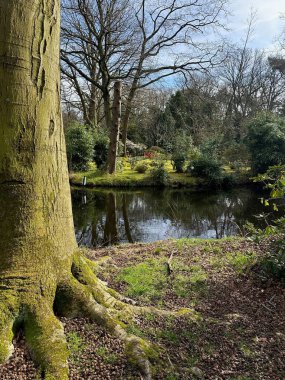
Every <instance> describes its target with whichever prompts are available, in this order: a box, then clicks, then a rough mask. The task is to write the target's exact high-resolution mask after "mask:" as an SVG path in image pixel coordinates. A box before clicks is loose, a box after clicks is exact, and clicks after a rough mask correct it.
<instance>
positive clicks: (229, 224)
mask: <svg viewBox="0 0 285 380" xmlns="http://www.w3.org/2000/svg"><path fill="white" fill-rule="evenodd" d="M261 196H264V194H262V193H260V192H257V191H256V190H254V189H251V188H238V189H235V190H231V191H227V192H224V191H223V192H195V193H193V192H191V191H189V190H187V189H177V190H176V189H165V190H162V189H140V190H114V189H108V190H102V189H101V190H97V189H96V190H95V189H73V190H72V202H73V214H74V224H75V231H76V237H77V240H78V242H79V244H80V245H83V246H88V247H100V246H107V245H113V244H117V243H126V242H130V243H133V242H152V241H157V240H165V239H169V238H190V237H195V238H198V237H199V238H222V237H226V236H232V235H237V234H239V233H240V232H241V231H243V230H244V225H245V223H246V222H247V221H248V222H251V223H253V224H254V225H255V226H258V227H264V226H265V223H266V222H265V220H264V218H261V217H258V216H260V215H262V213H266V215H267V218H268V220H269V221H270V220H272V219H274V218H276V216H281V215H282V214H284V212H283V211H284V206H283V205H282V207H281V208H280V209H279V213H278V215H277V213H276V212H275V213H274V212H273V211H272V209H270V208H269V207H264V206H263V205H262V204H261V202H260V199H259V198H260V197H261Z"/></svg>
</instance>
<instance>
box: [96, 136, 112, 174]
mask: <svg viewBox="0 0 285 380" xmlns="http://www.w3.org/2000/svg"><path fill="white" fill-rule="evenodd" d="M108 149H109V139H108V137H106V136H104V135H98V136H96V137H95V143H94V154H93V161H94V162H95V163H96V166H97V168H98V169H101V168H103V167H104V166H105V165H106V162H107V158H108Z"/></svg>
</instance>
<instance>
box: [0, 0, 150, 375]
mask: <svg viewBox="0 0 285 380" xmlns="http://www.w3.org/2000/svg"><path fill="white" fill-rule="evenodd" d="M59 20H60V0H9V1H7V0H0V32H1V35H2V36H4V37H5V39H4V38H2V41H0V83H1V87H0V364H1V363H3V362H5V360H7V359H8V358H9V356H10V355H11V353H12V351H13V345H12V340H13V335H14V331H15V330H14V327H17V326H19V325H21V326H23V328H24V332H25V337H26V340H27V343H28V346H29V349H30V352H31V353H32V355H33V359H34V361H35V362H36V364H37V365H38V369H39V378H41V379H46V380H68V362H67V359H68V349H67V345H66V340H65V336H64V331H63V326H62V324H61V323H60V322H59V320H58V319H57V318H56V317H55V315H54V312H53V309H55V310H56V311H57V313H59V314H62V315H68V314H69V315H72V316H81V315H84V316H87V317H89V318H91V319H93V320H94V321H96V322H97V323H100V324H101V325H103V326H104V327H105V328H107V329H108V330H109V331H110V332H112V333H113V334H115V335H116V336H118V337H119V338H120V339H121V340H122V341H123V342H124V343H125V345H126V352H127V353H128V354H129V356H130V359H131V361H132V362H133V363H135V364H136V365H137V366H138V367H139V368H140V370H141V373H142V374H143V376H144V378H145V379H150V378H151V376H150V363H149V360H148V355H149V354H148V353H149V350H150V345H149V344H148V343H147V342H145V341H143V340H142V339H140V338H138V337H135V336H133V335H131V334H128V333H127V332H126V330H125V329H124V328H123V327H122V326H123V323H121V321H122V320H124V321H125V320H126V319H128V318H129V319H132V316H134V315H135V314H139V313H146V312H155V310H153V309H151V311H150V309H147V308H139V307H136V308H135V307H134V306H131V305H130V304H127V303H126V302H124V301H125V299H124V297H122V296H121V295H120V294H118V293H117V292H116V291H114V290H113V289H109V288H108V287H107V285H106V284H105V283H103V282H102V281H99V280H98V279H97V277H96V276H95V274H94V272H93V270H94V266H96V264H95V263H93V262H91V261H89V260H88V259H87V258H86V257H84V256H83V254H82V253H81V252H79V251H78V248H77V244H76V240H75V235H74V227H73V219H72V210H71V198H70V189H69V181H68V171H67V162H66V152H65V142H64V134H63V127H62V120H61V111H60V72H59V35H60V33H59V31H60V25H59V24H60V23H59ZM117 112H118V111H117ZM19 322H20V323H19Z"/></svg>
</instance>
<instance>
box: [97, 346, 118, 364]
mask: <svg viewBox="0 0 285 380" xmlns="http://www.w3.org/2000/svg"><path fill="white" fill-rule="evenodd" d="M96 353H97V355H98V356H100V357H101V358H102V359H103V361H104V363H106V364H114V363H116V361H117V360H118V357H117V355H116V354H113V353H110V352H109V350H108V349H107V348H106V347H103V346H101V347H98V348H97V350H96Z"/></svg>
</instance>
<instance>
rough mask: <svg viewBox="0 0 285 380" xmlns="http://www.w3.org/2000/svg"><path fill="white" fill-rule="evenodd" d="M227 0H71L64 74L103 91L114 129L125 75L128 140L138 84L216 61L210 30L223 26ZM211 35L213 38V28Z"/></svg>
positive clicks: (66, 11) (68, 0)
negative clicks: (117, 86) (115, 93)
mask: <svg viewBox="0 0 285 380" xmlns="http://www.w3.org/2000/svg"><path fill="white" fill-rule="evenodd" d="M226 1H227V0H214V1H210V0H209V1H205V0H190V1H187V2H185V1H183V0H165V1H163V2H162V1H160V0H156V1H155V2H153V1H150V0H137V1H130V0H104V1H99V0H65V1H64V6H63V10H64V11H63V26H62V36H63V43H62V61H63V65H62V66H63V71H64V74H65V75H66V76H67V77H69V79H70V78H72V81H73V82H72V83H74V86H75V87H77V86H78V84H79V85H80V84H82V83H83V82H84V81H87V82H89V83H91V84H93V85H94V86H95V87H96V88H97V89H99V90H100V91H101V93H102V98H103V103H104V116H105V123H106V125H107V126H109V128H110V129H111V126H112V116H111V114H112V112H111V110H110V109H111V107H110V98H111V96H110V91H111V88H112V83H113V82H114V81H116V80H123V81H124V84H125V87H124V88H125V89H127V93H126V94H125V95H126V96H125V102H124V109H123V119H122V127H123V132H122V139H123V142H124V145H126V144H125V143H126V139H127V130H128V124H129V119H130V115H131V111H132V105H133V101H134V98H135V94H136V92H137V90H138V89H141V88H145V87H148V86H151V85H152V84H153V83H155V82H157V81H159V80H162V79H165V78H168V77H170V76H172V75H177V74H183V73H185V72H187V71H193V70H205V69H207V68H209V67H210V66H212V65H213V63H214V61H215V59H217V55H218V52H219V48H218V47H217V46H215V44H213V42H212V43H211V44H208V43H207V33H211V31H213V29H214V28H218V27H221V23H220V18H221V16H222V15H223V14H224V12H225V5H226ZM209 35H210V36H211V39H213V34H209ZM210 45H211V46H210ZM95 71H96V73H97V74H96V75H95V76H94V72H95ZM77 92H78V91H77ZM78 93H79V92H78ZM89 98H91V96H89ZM85 108H86V109H87V107H85ZM84 112H85V114H86V113H87V112H86V111H84ZM125 153H126V152H125Z"/></svg>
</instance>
